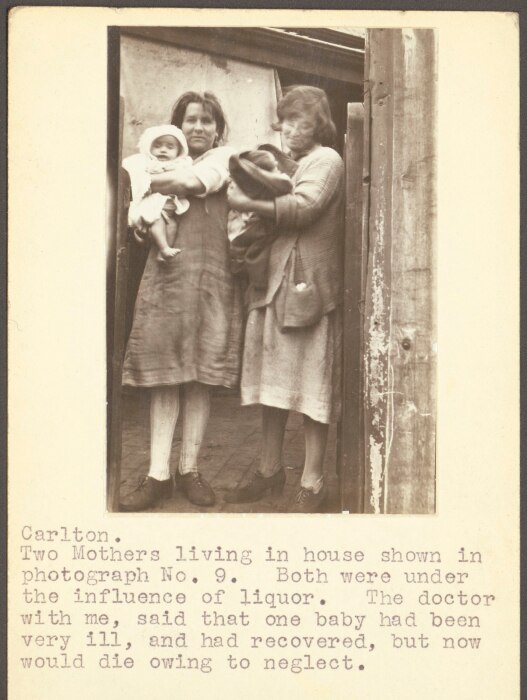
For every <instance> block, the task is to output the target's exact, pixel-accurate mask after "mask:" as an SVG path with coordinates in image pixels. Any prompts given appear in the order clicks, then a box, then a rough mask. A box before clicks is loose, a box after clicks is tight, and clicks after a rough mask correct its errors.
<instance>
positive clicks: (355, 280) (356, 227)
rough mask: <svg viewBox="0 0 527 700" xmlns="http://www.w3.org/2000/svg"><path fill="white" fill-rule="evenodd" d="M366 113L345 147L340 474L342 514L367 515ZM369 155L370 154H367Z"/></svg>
mask: <svg viewBox="0 0 527 700" xmlns="http://www.w3.org/2000/svg"><path fill="white" fill-rule="evenodd" d="M364 115H365V109H364V105H363V104H361V103H351V104H349V105H348V119H347V130H346V145H345V160H344V163H345V172H346V188H345V197H346V209H345V225H344V232H345V233H344V299H343V310H342V323H343V344H342V345H343V356H342V369H343V371H342V420H341V423H340V425H339V430H338V450H337V460H338V472H339V481H340V501H341V510H342V511H343V512H349V513H362V512H363V510H364V490H365V474H364V468H365V461H364V411H363V395H364V387H363V376H364V368H363V348H364V288H365V284H366V261H365V258H366V257H367V238H366V234H367V225H365V222H364V217H365V216H366V215H367V211H368V207H367V201H368V175H367V173H366V172H365V169H367V168H368V166H369V158H368V154H367V139H365V128H366V122H365V118H364ZM365 149H366V152H365Z"/></svg>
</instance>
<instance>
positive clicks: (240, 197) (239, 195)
mask: <svg viewBox="0 0 527 700" xmlns="http://www.w3.org/2000/svg"><path fill="white" fill-rule="evenodd" d="M227 201H228V202H229V206H230V208H231V209H235V210H236V211H241V212H245V211H254V202H253V200H252V199H250V198H249V197H248V196H247V195H246V194H245V192H243V190H241V189H240V188H239V187H238V185H237V184H236V183H235V182H232V181H231V183H230V184H229V187H228V189H227Z"/></svg>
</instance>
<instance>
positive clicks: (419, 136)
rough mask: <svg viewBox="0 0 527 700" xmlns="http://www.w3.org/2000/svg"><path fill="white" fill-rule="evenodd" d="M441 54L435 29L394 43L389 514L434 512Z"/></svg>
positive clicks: (410, 32) (403, 35)
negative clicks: (438, 66) (438, 83)
mask: <svg viewBox="0 0 527 700" xmlns="http://www.w3.org/2000/svg"><path fill="white" fill-rule="evenodd" d="M435 50H436V46H435V37H434V32H433V30H426V29H403V30H401V31H400V33H399V36H398V38H397V41H396V42H395V43H394V58H393V61H394V65H395V66H396V67H397V70H396V71H395V81H394V88H395V89H394V113H395V119H394V123H393V132H394V154H393V156H394V168H393V181H394V185H395V187H394V189H395V192H396V196H395V197H394V201H393V209H392V288H391V301H392V318H391V342H390V348H391V350H390V368H391V373H392V376H393V394H392V395H391V397H392V399H393V400H392V401H391V407H392V408H391V413H392V416H391V427H390V435H389V440H390V444H391V449H390V454H389V459H388V461H387V470H386V481H387V488H386V494H385V510H386V511H387V512H390V513H431V512H434V508H435V419H436V412H435V370H436V359H435V339H436V328H435V309H434V292H435V269H434V248H435V221H436V197H435V186H436V150H435V146H436V144H435V109H436V102H435V86H436V65H435Z"/></svg>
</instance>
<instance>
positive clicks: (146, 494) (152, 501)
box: [119, 476, 173, 513]
mask: <svg viewBox="0 0 527 700" xmlns="http://www.w3.org/2000/svg"><path fill="white" fill-rule="evenodd" d="M172 486H173V484H172V479H171V478H170V479H164V480H163V481H160V480H159V479H154V478H153V477H151V476H145V478H144V479H143V481H142V482H141V483H140V484H139V486H137V488H136V489H134V491H131V492H130V493H129V494H127V495H126V496H124V497H123V498H121V500H120V502H119V510H121V511H124V512H125V513H127V512H135V511H138V510H146V509H147V508H151V507H152V506H155V505H156V503H159V501H161V500H163V499H164V498H169V497H170V496H171V495H172Z"/></svg>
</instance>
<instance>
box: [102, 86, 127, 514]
mask: <svg viewBox="0 0 527 700" xmlns="http://www.w3.org/2000/svg"><path fill="white" fill-rule="evenodd" d="M123 123H124V100H123V99H122V98H121V99H120V107H119V148H118V158H117V161H116V162H115V163H114V168H115V169H114V172H113V178H114V179H115V180H117V187H116V205H115V207H116V213H115V235H116V253H115V285H114V299H113V302H114V303H113V329H112V330H113V332H112V352H111V375H110V381H109V397H108V398H109V400H108V408H109V415H108V437H109V440H108V498H107V507H108V510H110V511H114V512H115V511H117V510H119V487H120V482H121V452H122V436H121V433H122V394H121V392H122V386H121V376H122V368H123V357H124V350H125V343H126V297H127V286H128V264H129V256H130V250H129V248H130V243H129V238H128V216H127V212H128V205H129V191H130V183H129V179H128V175H127V173H126V171H125V170H123V169H122V168H121V167H120V166H119V164H120V162H121V152H122V135H123ZM115 166H117V167H115Z"/></svg>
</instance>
